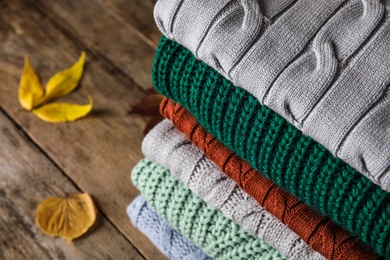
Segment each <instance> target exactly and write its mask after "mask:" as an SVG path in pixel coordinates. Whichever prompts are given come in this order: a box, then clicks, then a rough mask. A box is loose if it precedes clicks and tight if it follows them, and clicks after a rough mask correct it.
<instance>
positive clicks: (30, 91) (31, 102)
mask: <svg viewBox="0 0 390 260" xmlns="http://www.w3.org/2000/svg"><path fill="white" fill-rule="evenodd" d="M42 97H43V88H42V86H41V83H40V82H39V79H38V76H37V74H36V73H35V71H34V69H33V67H32V66H31V64H30V59H29V58H28V56H26V57H25V60H24V69H23V73H22V77H21V79H20V86H19V93H18V98H19V102H20V105H21V106H22V107H23V108H24V109H27V110H32V109H33V108H34V107H35V106H36V105H37V104H38V100H40V99H41V98H42Z"/></svg>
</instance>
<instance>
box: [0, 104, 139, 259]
mask: <svg viewBox="0 0 390 260" xmlns="http://www.w3.org/2000/svg"><path fill="white" fill-rule="evenodd" d="M0 179H1V182H0V232H1V236H0V245H1V246H0V259H143V257H142V256H141V255H140V254H139V253H138V252H137V250H136V249H135V248H134V247H133V246H132V245H131V244H130V243H129V242H128V241H127V240H126V239H125V238H124V237H123V236H122V234H121V233H120V232H118V230H117V229H116V228H115V227H114V226H113V225H112V224H111V223H109V221H108V220H107V219H106V218H105V217H104V216H102V215H100V214H99V216H98V220H97V223H96V224H95V225H94V226H93V228H92V229H91V230H89V232H88V233H87V234H85V235H84V236H82V237H80V238H78V239H75V240H74V241H73V242H72V243H70V244H69V245H68V243H67V242H66V241H65V240H63V239H60V238H51V237H48V236H46V235H44V234H43V233H42V232H41V231H40V230H39V229H38V226H37V225H36V224H35V219H34V214H35V209H36V207H37V205H38V204H39V203H40V201H42V200H43V199H44V198H46V197H51V196H60V194H58V191H56V189H55V188H54V189H53V188H52V187H58V189H61V190H62V191H63V192H65V193H67V194H71V193H76V192H79V190H78V189H77V188H76V187H75V186H74V185H73V184H72V183H71V182H70V181H69V180H68V179H67V178H66V177H65V176H64V175H63V174H62V173H61V171H60V170H58V168H57V167H55V165H53V163H52V162H50V161H49V160H48V159H47V158H46V157H45V156H44V155H43V154H42V153H41V151H40V150H39V149H38V148H37V147H36V146H35V145H34V144H32V143H31V141H30V140H28V138H26V136H25V135H24V134H22V133H21V132H20V131H19V130H18V129H17V128H16V127H15V126H14V125H13V123H12V122H11V121H10V120H9V119H8V118H7V117H6V116H5V115H4V114H3V113H2V112H1V111H0Z"/></svg>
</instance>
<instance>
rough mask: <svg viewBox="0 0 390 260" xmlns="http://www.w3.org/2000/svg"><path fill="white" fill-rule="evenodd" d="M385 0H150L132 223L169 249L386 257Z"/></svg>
mask: <svg viewBox="0 0 390 260" xmlns="http://www.w3.org/2000/svg"><path fill="white" fill-rule="evenodd" d="M389 13H390V4H389V1H386V0H382V1H380V0H352V1H351V0H350V1H341V0H317V1H313V0H212V1H210V0H185V1H184V0H159V1H157V3H156V6H155V20H156V23H157V26H158V27H159V29H160V30H161V32H162V33H163V34H164V36H163V37H162V39H161V41H160V43H159V46H158V50H157V53H156V58H155V63H154V68H153V75H152V77H153V83H154V85H155V87H156V89H157V90H158V91H159V92H161V93H162V94H163V95H165V96H166V98H165V99H164V100H163V102H162V104H161V107H160V110H161V113H162V115H163V116H164V117H166V119H165V120H164V121H162V122H161V123H160V124H158V125H157V126H156V127H155V128H154V129H153V130H152V131H151V132H150V133H149V134H148V135H147V136H146V137H145V139H144V141H143V145H142V149H143V152H144V154H145V157H146V158H145V159H144V160H142V161H140V162H139V163H138V165H137V166H136V167H135V168H134V170H133V172H132V175H131V178H132V181H133V183H134V184H135V186H136V187H137V188H138V189H139V190H140V191H141V193H142V195H140V197H138V198H137V199H136V200H135V201H134V202H133V203H132V204H130V206H129V208H128V214H129V216H130V219H131V221H132V223H133V224H134V225H135V226H136V227H138V228H139V229H140V230H141V231H142V232H144V233H145V235H147V236H148V237H149V238H150V239H151V241H152V242H153V243H155V244H156V246H157V247H158V248H159V249H160V250H161V251H162V252H163V253H165V254H166V255H167V256H168V257H169V258H171V259H214V258H215V259H348V260H349V259H378V258H388V259H390V193H389V191H390V19H389Z"/></svg>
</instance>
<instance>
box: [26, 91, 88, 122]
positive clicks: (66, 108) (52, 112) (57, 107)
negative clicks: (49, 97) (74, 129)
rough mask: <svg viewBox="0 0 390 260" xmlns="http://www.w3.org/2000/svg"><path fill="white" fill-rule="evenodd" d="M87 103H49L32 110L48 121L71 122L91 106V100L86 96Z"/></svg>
mask: <svg viewBox="0 0 390 260" xmlns="http://www.w3.org/2000/svg"><path fill="white" fill-rule="evenodd" d="M88 99H89V104H87V105H78V104H69V103H49V104H47V105H44V106H41V107H38V108H36V109H34V110H33V111H32V112H33V114H34V115H36V116H37V117H38V118H40V119H42V120H43V121H46V122H50V123H63V122H72V121H75V120H77V119H79V118H81V117H84V116H86V115H88V113H89V112H91V110H92V107H93V100H92V97H91V96H88Z"/></svg>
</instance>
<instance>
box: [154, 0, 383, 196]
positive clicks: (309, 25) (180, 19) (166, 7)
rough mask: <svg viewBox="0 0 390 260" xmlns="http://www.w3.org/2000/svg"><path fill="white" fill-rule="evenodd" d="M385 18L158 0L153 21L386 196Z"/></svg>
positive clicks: (370, 12) (273, 2) (306, 3)
mask: <svg viewBox="0 0 390 260" xmlns="http://www.w3.org/2000/svg"><path fill="white" fill-rule="evenodd" d="M168 2H169V4H168ZM386 5H387V7H386ZM389 13H390V5H389V4H388V3H384V1H383V0H352V1H343V0H317V1H312V0H269V1H268V0H261V1H259V0H245V1H243V0H215V1H208V0H187V1H182V0H159V1H158V2H157V4H156V7H155V20H156V23H157V26H158V27H159V29H160V30H161V32H162V33H163V34H165V35H166V36H168V37H169V38H170V39H173V40H174V41H176V42H178V43H180V44H181V45H183V46H184V47H186V48H188V49H189V50H190V51H191V52H192V53H193V54H194V55H195V56H196V57H197V58H198V59H201V60H203V61H204V62H206V63H207V64H208V65H210V66H211V67H213V68H214V69H216V70H217V71H218V72H219V73H220V74H222V75H223V76H224V77H225V78H227V79H228V80H230V81H231V82H233V83H234V84H235V86H238V87H242V88H243V89H245V90H247V91H248V92H249V93H251V94H252V95H253V96H254V97H255V98H256V99H257V100H258V102H260V104H263V105H266V106H268V107H269V108H271V109H272V110H273V111H275V112H277V113H278V114H280V115H281V116H283V117H284V118H285V119H286V120H287V121H289V122H290V123H291V124H293V125H295V127H297V128H298V129H300V130H301V131H302V132H303V133H305V134H307V135H309V136H311V137H312V138H313V139H315V140H316V141H317V142H319V143H321V144H322V145H323V146H325V147H326V148H327V149H328V150H329V151H331V153H332V154H333V155H335V156H337V157H339V158H341V159H343V160H344V161H345V162H347V163H349V164H350V165H351V166H352V167H354V168H355V169H357V170H358V171H359V172H360V173H362V174H363V175H364V176H366V177H368V178H369V179H370V180H372V181H373V182H374V183H376V184H378V185H379V186H381V187H382V188H383V189H384V190H386V191H390V131H389V129H390V112H389V111H390V69H389V68H390V15H389ZM221 87H222V86H221ZM222 88H223V87H222ZM221 91H224V90H221Z"/></svg>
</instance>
